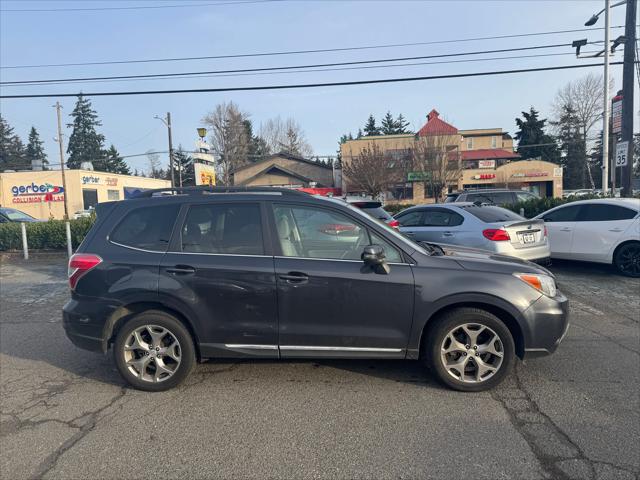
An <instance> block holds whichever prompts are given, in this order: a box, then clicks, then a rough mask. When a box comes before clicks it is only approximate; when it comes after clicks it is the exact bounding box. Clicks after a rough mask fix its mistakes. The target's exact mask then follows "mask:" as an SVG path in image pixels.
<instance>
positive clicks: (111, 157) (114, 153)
mask: <svg viewBox="0 0 640 480" xmlns="http://www.w3.org/2000/svg"><path fill="white" fill-rule="evenodd" d="M93 165H94V168H95V169H96V170H98V171H101V172H109V173H120V174H122V175H131V170H129V166H128V165H127V164H126V162H125V161H124V158H122V157H121V156H120V154H119V153H118V150H117V149H116V147H115V146H113V144H111V146H110V147H109V149H108V150H105V151H104V152H102V160H99V161H96V162H94V164H93Z"/></svg>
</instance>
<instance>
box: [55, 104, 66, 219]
mask: <svg viewBox="0 0 640 480" xmlns="http://www.w3.org/2000/svg"><path fill="white" fill-rule="evenodd" d="M54 107H55V108H56V113H57V116H58V147H60V170H61V172H62V189H63V190H64V192H63V194H64V195H63V198H64V219H65V220H69V208H68V207H67V196H68V192H67V179H66V177H65V174H64V145H63V143H62V117H61V116H60V109H61V108H62V106H61V105H60V102H56V104H55V105H54Z"/></svg>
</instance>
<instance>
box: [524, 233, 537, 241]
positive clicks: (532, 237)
mask: <svg viewBox="0 0 640 480" xmlns="http://www.w3.org/2000/svg"><path fill="white" fill-rule="evenodd" d="M535 241H536V235H535V234H534V233H523V234H522V243H535Z"/></svg>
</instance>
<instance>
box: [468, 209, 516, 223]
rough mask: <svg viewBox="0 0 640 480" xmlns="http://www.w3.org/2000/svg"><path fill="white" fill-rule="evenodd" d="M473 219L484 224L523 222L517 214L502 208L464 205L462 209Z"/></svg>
mask: <svg viewBox="0 0 640 480" xmlns="http://www.w3.org/2000/svg"><path fill="white" fill-rule="evenodd" d="M459 208H464V209H465V210H466V211H467V212H469V213H470V214H472V215H473V216H474V217H476V218H478V219H480V220H482V221H483V222H485V223H497V222H510V221H514V220H525V219H524V218H523V217H521V216H520V215H518V214H517V213H514V212H512V211H511V210H507V209H506V208H502V207H494V206H492V205H465V206H463V207H459Z"/></svg>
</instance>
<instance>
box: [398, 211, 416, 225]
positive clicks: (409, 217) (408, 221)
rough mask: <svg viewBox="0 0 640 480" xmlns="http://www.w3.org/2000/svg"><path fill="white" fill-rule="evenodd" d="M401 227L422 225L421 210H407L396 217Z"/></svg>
mask: <svg viewBox="0 0 640 480" xmlns="http://www.w3.org/2000/svg"><path fill="white" fill-rule="evenodd" d="M396 220H398V222H400V226H402V227H419V226H420V225H422V211H420V210H418V211H415V212H408V213H405V214H404V215H401V216H399V217H398V218H396Z"/></svg>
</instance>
